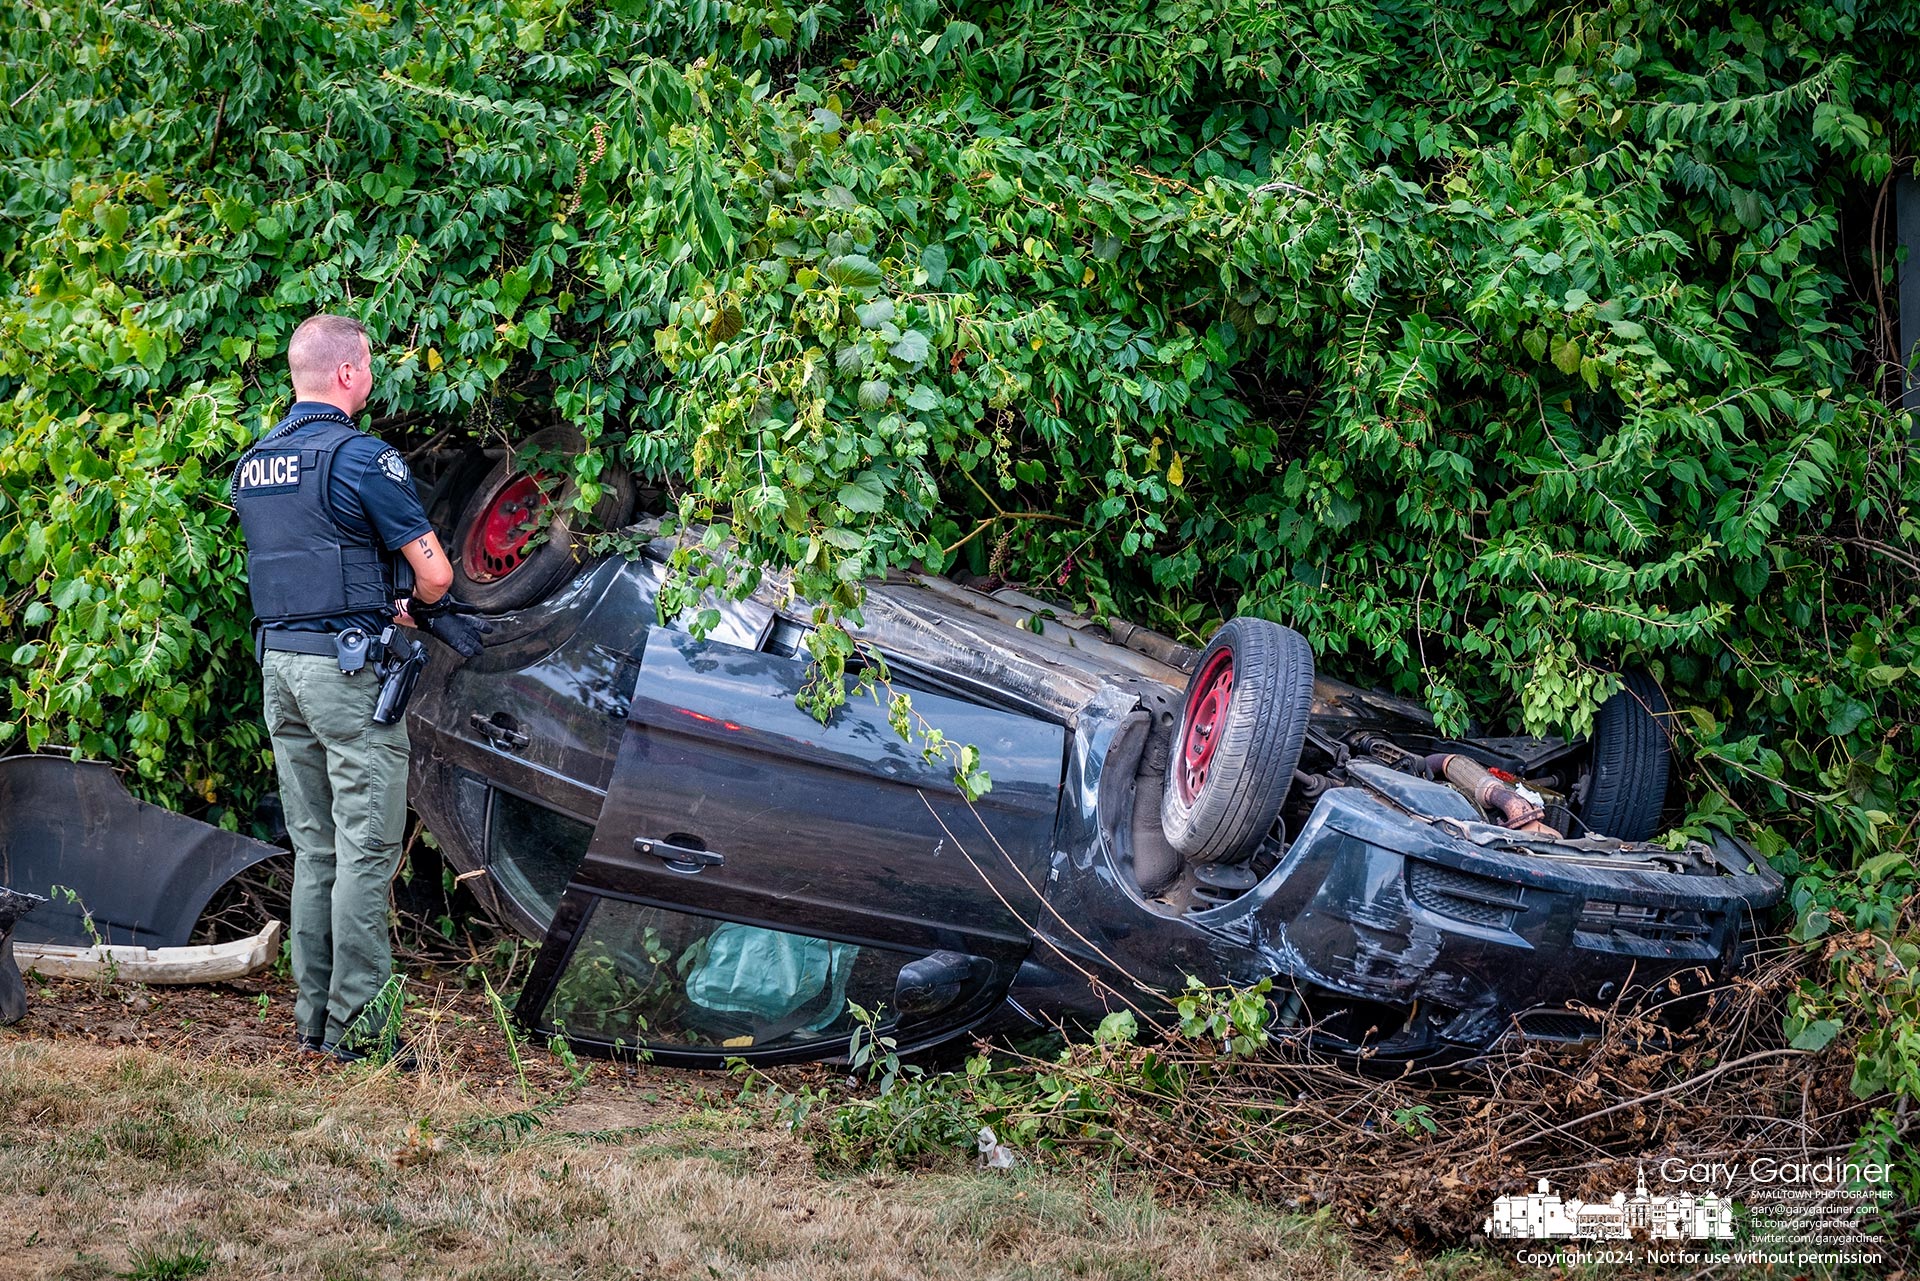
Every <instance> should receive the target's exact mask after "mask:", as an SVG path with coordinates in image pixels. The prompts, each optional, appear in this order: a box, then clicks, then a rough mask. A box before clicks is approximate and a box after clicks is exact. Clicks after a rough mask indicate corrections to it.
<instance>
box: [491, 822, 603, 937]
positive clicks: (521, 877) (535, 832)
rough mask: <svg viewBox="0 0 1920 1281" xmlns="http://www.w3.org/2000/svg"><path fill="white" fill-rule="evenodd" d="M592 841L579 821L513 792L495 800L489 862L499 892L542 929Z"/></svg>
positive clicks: (551, 915)
mask: <svg viewBox="0 0 1920 1281" xmlns="http://www.w3.org/2000/svg"><path fill="white" fill-rule="evenodd" d="M592 840H593V829H592V828H591V827H589V826H588V825H587V824H585V823H582V822H580V821H578V820H577V819H571V818H568V817H567V816H566V815H565V814H559V813H556V812H554V811H553V810H550V809H548V808H547V807H546V806H544V805H538V804H535V803H534V802H532V801H529V800H525V799H523V798H521V797H518V796H515V795H514V794H513V793H512V792H503V791H499V790H495V792H494V794H493V821H492V822H491V823H489V824H488V826H487V861H488V863H490V864H491V865H492V868H493V875H494V879H495V880H496V881H498V882H499V884H500V887H501V888H502V889H504V890H505V891H506V892H507V894H508V895H509V896H510V897H512V899H513V900H514V901H515V902H516V903H518V904H519V905H520V906H521V907H522V908H523V909H525V910H526V912H527V913H528V914H529V915H530V916H532V917H533V918H534V919H535V920H536V921H538V922H540V923H541V924H542V925H543V926H544V925H545V924H546V923H547V922H549V921H551V920H552V919H553V910H554V908H556V907H557V906H559V903H560V895H561V894H562V893H564V892H565V891H566V888H567V881H568V879H569V878H571V877H572V876H573V873H574V870H575V869H576V868H578V867H579V866H580V861H581V860H582V859H584V858H585V857H586V855H587V845H588V844H589V843H590V842H591V841H592Z"/></svg>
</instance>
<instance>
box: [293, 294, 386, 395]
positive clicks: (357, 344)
mask: <svg viewBox="0 0 1920 1281" xmlns="http://www.w3.org/2000/svg"><path fill="white" fill-rule="evenodd" d="M362 343H365V344H366V347H365V348H362V346H361V344H362ZM372 345H373V344H372V342H371V340H370V339H368V337H367V327H366V326H365V325H363V324H361V323H360V322H359V321H357V320H355V319H354V318H353V317H352V316H335V315H332V314H331V313H328V312H324V311H323V312H321V313H320V314H319V315H317V316H309V317H307V318H306V319H305V320H303V321H301V322H300V327H299V328H298V329H296V330H294V331H293V337H292V338H290V339H288V340H287V372H288V373H290V374H292V375H293V381H294V385H295V386H299V385H301V384H305V385H307V386H312V385H313V384H315V383H321V382H330V381H331V380H332V378H333V371H334V370H336V369H338V368H339V367H340V366H342V365H353V364H358V363H359V361H360V353H361V351H362V350H366V351H368V352H371V350H372Z"/></svg>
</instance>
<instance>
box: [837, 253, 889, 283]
mask: <svg viewBox="0 0 1920 1281" xmlns="http://www.w3.org/2000/svg"><path fill="white" fill-rule="evenodd" d="M826 276H827V279H828V280H831V281H832V282H833V283H834V284H836V285H839V286H840V287H841V288H843V289H871V288H872V287H873V286H875V285H877V284H879V283H880V282H881V281H882V280H884V279H885V278H886V277H885V276H883V275H882V274H881V271H880V268H879V266H878V265H877V264H875V263H874V261H873V260H872V259H871V258H868V257H867V256H866V255H864V254H841V255H840V256H839V257H838V258H835V259H833V260H832V261H830V262H828V263H827V266H826Z"/></svg>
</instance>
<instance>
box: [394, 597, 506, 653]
mask: <svg viewBox="0 0 1920 1281" xmlns="http://www.w3.org/2000/svg"><path fill="white" fill-rule="evenodd" d="M477 612H478V611H476V610H475V609H474V607H473V606H471V605H466V604H462V603H461V602H459V601H457V600H455V599H454V598H453V593H452V592H448V593H447V594H446V595H444V596H442V597H441V598H440V599H439V600H436V601H433V602H431V603H428V602H423V601H418V600H409V601H408V602H407V613H408V614H409V615H410V616H411V617H412V618H413V621H414V622H416V623H419V624H420V625H421V626H422V627H425V628H426V629H427V634H428V635H430V636H432V637H433V638H434V639H436V640H439V641H442V642H444V643H445V644H447V645H448V646H450V647H451V648H452V649H453V650H455V651H456V652H457V653H458V654H459V655H460V656H461V657H462V658H478V657H479V656H480V651H481V650H482V649H484V648H486V642H485V641H483V640H481V639H480V638H481V637H482V636H485V635H487V634H489V633H490V632H492V631H493V627H492V626H491V625H490V624H487V623H482V622H478V621H470V620H468V619H465V618H462V617H460V615H462V614H472V613H477Z"/></svg>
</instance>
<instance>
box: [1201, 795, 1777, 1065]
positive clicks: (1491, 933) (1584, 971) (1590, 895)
mask: <svg viewBox="0 0 1920 1281" xmlns="http://www.w3.org/2000/svg"><path fill="white" fill-rule="evenodd" d="M1482 842H1485V843H1482ZM1538 844H1540V845H1544V844H1546V843H1544V842H1543V843H1538ZM1615 845H1616V848H1615V849H1614V850H1613V851H1612V852H1611V853H1605V854H1603V853H1600V852H1598V851H1583V850H1581V849H1580V848H1579V846H1578V845H1576V844H1573V843H1566V842H1562V843H1560V847H1561V848H1563V849H1564V851H1565V852H1564V853H1562V852H1559V851H1558V850H1553V851H1544V850H1542V849H1540V848H1537V847H1535V843H1530V842H1527V841H1525V840H1523V839H1518V834H1516V833H1512V832H1505V831H1503V830H1502V829H1498V828H1491V827H1490V826H1489V825H1486V824H1480V823H1476V822H1471V821H1468V820H1465V819H1463V818H1457V817H1441V818H1432V817H1426V816H1422V815H1419V814H1417V813H1403V812H1402V811H1401V810H1400V809H1397V808H1395V807H1393V806H1392V805H1390V804H1389V803H1387V802H1386V801H1384V800H1383V799H1382V798H1381V797H1380V796H1378V795H1376V794H1375V793H1373V792H1371V791H1367V790H1363V789H1361V788H1340V789H1336V790H1334V791H1331V792H1329V793H1327V794H1326V795H1325V796H1324V797H1323V798H1322V799H1321V802H1320V804H1319V805H1318V807H1317V808H1316V809H1315V811H1314V814H1313V817H1312V818H1311V820H1310V821H1309V822H1308V824H1307V826H1306V828H1305V830H1303V831H1302V832H1301V833H1300V835H1299V836H1298V838H1297V839H1295V840H1294V842H1293V843H1292V845H1291V846H1290V847H1289V848H1288V850H1287V852H1286V855H1285V857H1284V858H1283V859H1282V860H1281V862H1280V864H1279V866H1277V867H1275V868H1274V870H1273V871H1272V872H1271V873H1270V874H1269V875H1268V876H1266V877H1265V878H1263V882H1262V884H1261V885H1260V886H1259V887H1258V888H1257V889H1255V890H1254V891H1253V892H1252V893H1253V895H1254V896H1257V901H1255V902H1251V903H1247V904H1244V905H1243V904H1238V903H1236V904H1234V905H1233V907H1234V908H1235V909H1239V910H1236V911H1235V912H1234V916H1235V917H1236V918H1237V919H1236V920H1235V921H1234V922H1233V923H1232V926H1231V928H1234V929H1235V930H1236V932H1239V931H1246V932H1247V937H1246V941H1247V942H1248V943H1249V944H1250V945H1252V946H1254V947H1256V948H1257V949H1259V950H1260V951H1261V952H1263V953H1265V954H1267V955H1268V956H1269V957H1270V958H1272V960H1273V962H1274V967H1275V969H1276V970H1277V971H1278V972H1279V973H1281V974H1283V975H1287V976H1290V977H1291V979H1292V981H1293V985H1294V987H1295V990H1296V991H1297V992H1298V993H1299V995H1300V999H1301V1002H1302V1004H1303V1006H1304V1009H1303V1010H1302V1011H1301V1014H1302V1017H1303V1019H1304V1020H1305V1021H1307V1022H1309V1023H1310V1024H1311V1025H1312V1027H1313V1030H1314V1034H1315V1037H1316V1040H1318V1041H1320V1042H1321V1043H1323V1044H1325V1045H1328V1046H1330V1047H1332V1048H1336V1049H1341V1050H1347V1051H1352V1052H1357V1053H1369V1054H1375V1055H1382V1056H1387V1057H1407V1058H1420V1057H1426V1056H1429V1055H1433V1054H1436V1053H1444V1052H1448V1051H1459V1050H1473V1049H1479V1048H1484V1047H1486V1046H1488V1045H1490V1044H1492V1043H1493V1042H1494V1041H1496V1040H1498V1039H1500V1037H1502V1036H1503V1035H1505V1034H1507V1033H1510V1032H1516V1033H1519V1034H1520V1035H1523V1036H1530V1037H1535V1038H1539V1039H1550V1040H1577V1039H1582V1038H1583V1037H1584V1036H1585V1035H1588V1034H1590V1033H1591V1032H1592V1031H1593V1030H1594V1028H1595V1024H1594V1023H1593V1022H1592V1020H1590V1019H1589V1018H1588V1017H1587V1016H1586V1015H1585V1014H1584V1013H1583V1012H1582V1010H1583V1009H1587V1008H1603V1007H1606V1006H1608V1005H1611V1004H1612V1003H1613V1002H1615V1001H1616V1000H1619V999H1621V998H1623V997H1627V996H1631V995H1632V994H1633V993H1634V992H1635V991H1637V990H1646V989H1649V988H1651V987H1653V986H1655V985H1657V984H1660V983H1662V982H1665V981H1666V980H1668V979H1669V978H1672V977H1674V976H1676V975H1679V974H1682V973H1683V972H1688V971H1699V972H1700V973H1701V974H1702V977H1704V978H1708V979H1721V978H1725V977H1727V976H1728V975H1729V974H1730V973H1731V972H1732V970H1733V968H1734V967H1735V965H1736V964H1737V963H1738V961H1739V959H1740V956H1741V953H1742V949H1743V937H1744V934H1745V932H1746V931H1747V930H1748V929H1749V927H1750V926H1751V925H1752V924H1753V922H1754V919H1755V916H1756V914H1757V913H1758V912H1760V911H1761V910H1763V909H1765V908H1767V907H1769V906H1771V905H1772V904H1773V903H1775V902H1776V901H1778V899H1779V897H1780V893H1781V886H1782V882H1781V878H1780V875H1779V874H1778V873H1777V872H1775V871H1774V870H1773V869H1772V868H1771V867H1770V866H1768V865H1767V863H1766V861H1765V860H1764V859H1762V858H1760V857H1759V855H1757V854H1756V853H1754V852H1753V851H1752V850H1750V849H1748V848H1746V847H1745V846H1742V845H1740V844H1739V843H1738V842H1735V841H1732V840H1730V839H1723V840H1721V841H1720V842H1718V843H1717V844H1716V845H1715V846H1714V847H1713V849H1712V855H1711V861H1710V862H1704V863H1703V864H1702V865H1701V867H1700V869H1699V870H1693V871H1682V870H1672V869H1674V868H1678V867H1681V866H1683V863H1682V861H1681V860H1678V859H1663V858H1662V857H1660V854H1661V853H1662V852H1660V851H1651V850H1645V849H1642V850H1638V851H1636V850H1631V849H1620V848H1618V847H1617V843H1615ZM1715 864H1717V866H1715ZM1221 924H1222V925H1226V924H1227V923H1226V922H1224V921H1223V922H1221Z"/></svg>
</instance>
